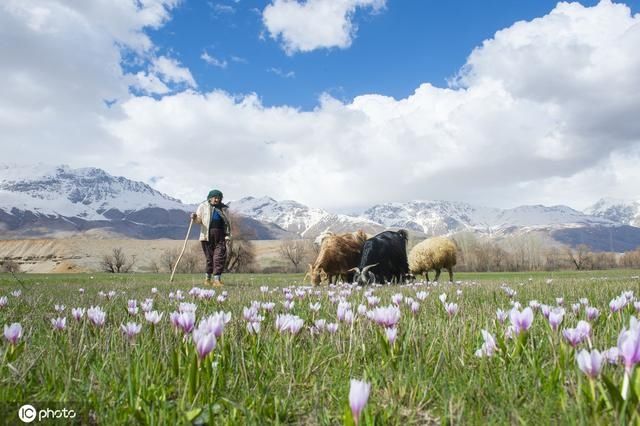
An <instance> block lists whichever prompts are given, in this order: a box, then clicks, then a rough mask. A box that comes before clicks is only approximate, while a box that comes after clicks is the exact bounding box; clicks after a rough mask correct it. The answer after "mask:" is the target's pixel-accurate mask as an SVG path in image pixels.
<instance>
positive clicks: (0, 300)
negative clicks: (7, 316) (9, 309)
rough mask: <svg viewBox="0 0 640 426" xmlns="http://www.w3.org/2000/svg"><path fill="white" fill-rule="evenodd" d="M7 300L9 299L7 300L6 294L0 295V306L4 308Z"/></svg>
mask: <svg viewBox="0 0 640 426" xmlns="http://www.w3.org/2000/svg"><path fill="white" fill-rule="evenodd" d="M8 302H9V301H8V300H7V296H2V297H0V308H4V307H5V306H7V303H8Z"/></svg>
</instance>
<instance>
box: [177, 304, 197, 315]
mask: <svg viewBox="0 0 640 426" xmlns="http://www.w3.org/2000/svg"><path fill="white" fill-rule="evenodd" d="M197 309H198V307H197V306H196V304H195V303H188V302H181V303H180V305H179V306H178V312H193V313H195V312H196V310H197Z"/></svg>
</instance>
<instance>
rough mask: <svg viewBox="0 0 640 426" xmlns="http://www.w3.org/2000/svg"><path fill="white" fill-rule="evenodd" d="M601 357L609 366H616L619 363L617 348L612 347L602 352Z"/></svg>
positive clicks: (618, 350)
mask: <svg viewBox="0 0 640 426" xmlns="http://www.w3.org/2000/svg"><path fill="white" fill-rule="evenodd" d="M602 356H604V358H605V359H606V360H607V362H608V363H609V364H617V363H618V362H619V361H620V349H618V347H617V346H612V347H610V348H609V349H607V350H606V351H604V352H602Z"/></svg>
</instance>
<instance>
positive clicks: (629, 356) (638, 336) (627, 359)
mask: <svg viewBox="0 0 640 426" xmlns="http://www.w3.org/2000/svg"><path fill="white" fill-rule="evenodd" d="M618 349H619V351H620V356H621V357H622V360H623V362H624V367H625V370H626V372H627V374H628V375H631V372H632V371H633V367H634V366H635V365H636V364H637V363H638V362H640V323H638V320H637V319H636V318H635V317H631V319H630V324H629V329H628V330H627V329H626V328H623V329H622V332H621V333H620V335H619V336H618Z"/></svg>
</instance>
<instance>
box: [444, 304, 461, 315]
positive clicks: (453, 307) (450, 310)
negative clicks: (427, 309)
mask: <svg viewBox="0 0 640 426" xmlns="http://www.w3.org/2000/svg"><path fill="white" fill-rule="evenodd" d="M444 310H445V311H447V314H449V316H450V317H452V316H454V315H455V314H457V313H458V304H457V303H445V304H444Z"/></svg>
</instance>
